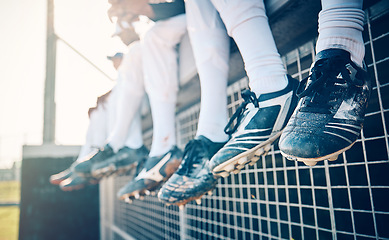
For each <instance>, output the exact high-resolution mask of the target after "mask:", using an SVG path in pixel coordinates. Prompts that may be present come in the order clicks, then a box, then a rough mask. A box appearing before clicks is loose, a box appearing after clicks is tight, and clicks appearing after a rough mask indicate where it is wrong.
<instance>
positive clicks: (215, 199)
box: [101, 1, 389, 240]
mask: <svg viewBox="0 0 389 240" xmlns="http://www.w3.org/2000/svg"><path fill="white" fill-rule="evenodd" d="M388 10H389V7H388V4H387V2H386V1H381V2H379V3H378V4H377V5H375V6H373V7H371V8H370V9H368V10H367V11H366V12H367V19H366V25H365V32H364V37H365V42H366V63H367V65H368V68H369V72H370V73H371V77H372V80H373V85H374V87H373V93H372V97H371V101H370V103H369V107H368V109H367V114H366V120H365V126H364V129H363V131H362V134H361V137H360V139H359V140H358V141H357V143H356V144H355V145H354V146H353V147H352V148H351V149H350V150H348V151H346V152H345V153H343V154H342V155H340V156H339V158H338V160H336V161H334V162H327V161H323V162H320V163H318V164H317V165H316V166H314V167H309V166H305V165H303V164H302V163H298V162H294V161H288V160H286V159H285V158H283V157H282V155H281V154H280V152H279V149H278V146H277V144H276V145H274V146H273V147H272V149H271V151H270V152H269V154H268V155H267V156H263V157H262V158H261V159H260V160H259V161H258V162H257V163H256V164H255V165H253V166H246V167H245V168H244V169H242V171H241V173H239V174H236V175H231V176H229V177H228V178H225V179H221V180H220V182H219V184H218V185H217V187H216V189H215V190H214V194H213V195H212V196H208V195H207V196H204V197H203V200H202V204H201V205H197V204H196V203H189V204H187V205H186V207H185V209H183V210H179V209H178V208H177V207H175V206H169V207H166V206H165V205H164V204H162V203H160V202H159V201H158V199H157V197H156V196H147V197H145V199H143V200H134V202H133V203H132V204H127V203H124V202H120V201H118V200H116V192H117V190H118V189H119V188H120V187H121V186H123V185H124V184H126V183H127V181H129V180H130V179H131V178H132V177H133V176H132V175H129V176H124V177H119V178H115V179H112V178H111V179H108V180H105V181H103V182H102V183H101V196H102V200H101V209H102V215H101V217H102V219H101V221H102V225H101V228H102V233H103V234H102V239H133V238H135V239H309V240H311V239H389V229H388V226H389V225H388V223H389V204H387V198H388V196H389V178H388V173H389V164H388V158H389V144H388V141H389V139H388V132H387V128H388V121H387V119H388V118H389V100H388V98H389V80H388V79H389V57H388V56H389V49H388V47H387V43H388V42H389V28H388V24H387V23H388V20H389V13H388ZM314 43H315V40H312V41H310V42H308V43H307V44H304V45H303V46H301V47H299V48H298V49H295V50H294V51H292V52H290V53H288V54H286V55H285V56H283V57H282V59H283V61H284V64H285V67H286V69H287V70H288V73H289V74H291V75H292V76H293V77H295V78H297V79H300V80H301V79H302V78H304V77H305V76H307V74H308V72H309V67H310V65H311V63H312V61H313V58H314V55H315V53H314ZM245 87H247V79H246V78H243V79H241V80H240V81H237V82H235V83H234V84H232V85H231V86H229V88H228V109H229V113H230V114H231V113H233V112H234V111H235V108H236V106H238V105H239V104H240V101H241V98H240V92H241V90H242V89H243V88H245ZM199 109H200V107H199V104H196V105H194V106H192V107H191V108H189V109H186V110H185V111H182V112H179V113H178V114H177V118H176V119H177V120H176V126H177V136H178V138H177V139H178V143H179V146H180V147H184V146H185V144H186V143H187V142H188V141H189V140H190V139H192V138H193V137H194V135H195V132H196V126H197V119H198V113H199ZM147 135H148V142H150V138H151V134H147Z"/></svg>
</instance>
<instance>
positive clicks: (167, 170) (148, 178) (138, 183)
mask: <svg viewBox="0 0 389 240" xmlns="http://www.w3.org/2000/svg"><path fill="white" fill-rule="evenodd" d="M181 159H182V151H181V150H180V149H179V148H177V147H176V146H174V147H173V148H172V149H171V150H170V151H169V152H167V153H166V154H164V155H162V156H158V157H149V158H148V159H147V160H146V162H145V164H144V168H143V169H142V170H141V171H140V173H139V174H138V175H137V176H136V177H135V178H134V179H133V180H132V181H130V182H129V183H128V184H127V185H125V186H124V187H122V188H121V189H120V190H119V192H118V194H117V196H118V198H119V199H122V200H123V199H125V198H129V197H135V198H139V197H140V196H144V195H146V193H147V192H150V193H151V192H153V191H155V190H156V189H158V188H159V187H160V186H161V185H162V184H163V183H164V182H165V181H166V180H167V179H169V178H170V176H171V175H172V174H173V173H174V172H175V171H176V170H177V168H178V166H179V165H180V163H181Z"/></svg>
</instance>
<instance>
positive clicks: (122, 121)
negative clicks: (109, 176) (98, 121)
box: [107, 95, 143, 152]
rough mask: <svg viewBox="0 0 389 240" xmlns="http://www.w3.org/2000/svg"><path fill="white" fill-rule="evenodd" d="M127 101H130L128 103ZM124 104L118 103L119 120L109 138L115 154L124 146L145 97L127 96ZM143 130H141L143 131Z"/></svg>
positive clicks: (117, 119)
mask: <svg viewBox="0 0 389 240" xmlns="http://www.w3.org/2000/svg"><path fill="white" fill-rule="evenodd" d="M125 99H128V100H127V101H126V100H125ZM125 99H123V100H122V101H123V102H122V103H118V109H117V118H116V121H115V126H114V129H113V131H112V132H111V134H110V135H109V137H108V141H107V142H108V144H109V145H110V146H111V147H112V149H113V150H114V152H117V151H118V150H119V149H121V148H122V147H123V146H124V143H125V141H126V139H127V136H128V134H131V133H129V131H130V126H131V125H132V121H133V120H134V116H135V114H136V112H137V111H138V109H139V106H140V103H141V101H142V99H143V96H142V97H140V96H133V95H130V96H127V97H126V98H125ZM141 129H142V128H140V129H139V130H140V131H141Z"/></svg>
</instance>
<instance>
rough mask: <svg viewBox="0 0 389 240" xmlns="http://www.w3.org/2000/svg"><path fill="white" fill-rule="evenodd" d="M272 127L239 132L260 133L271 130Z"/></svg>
mask: <svg viewBox="0 0 389 240" xmlns="http://www.w3.org/2000/svg"><path fill="white" fill-rule="evenodd" d="M270 130H272V128H264V129H244V130H243V131H240V132H239V134H240V135H242V134H246V133H259V132H266V131H270Z"/></svg>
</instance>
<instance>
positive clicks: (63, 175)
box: [50, 168, 72, 185]
mask: <svg viewBox="0 0 389 240" xmlns="http://www.w3.org/2000/svg"><path fill="white" fill-rule="evenodd" d="M71 175H72V170H71V169H70V168H68V169H66V170H64V171H62V172H60V173H57V174H54V175H51V176H50V183H51V184H53V185H59V184H60V183H61V182H62V181H64V180H65V179H67V178H69V177H70V176H71Z"/></svg>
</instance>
